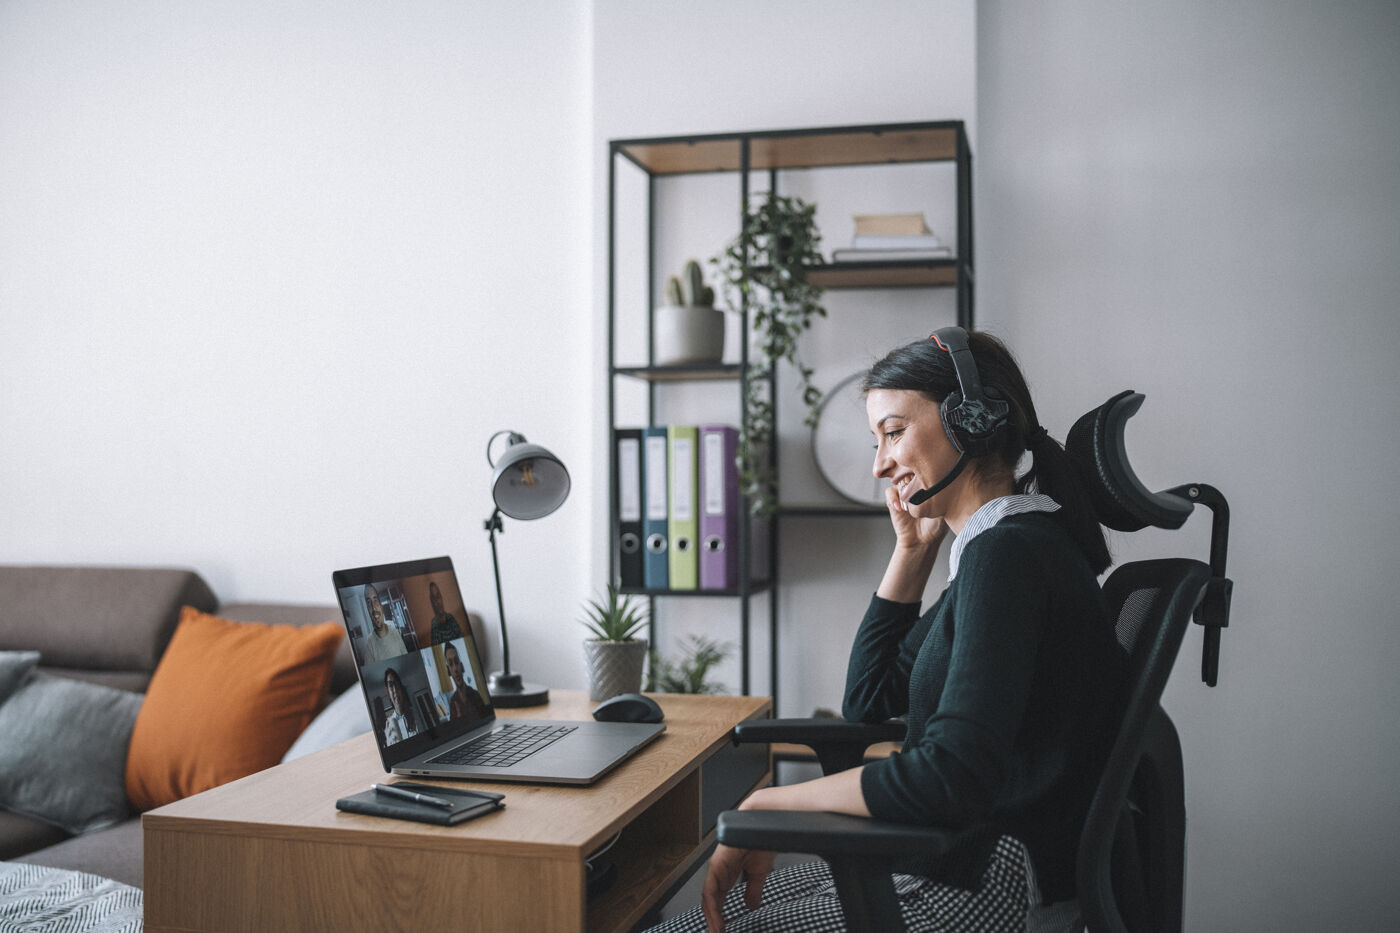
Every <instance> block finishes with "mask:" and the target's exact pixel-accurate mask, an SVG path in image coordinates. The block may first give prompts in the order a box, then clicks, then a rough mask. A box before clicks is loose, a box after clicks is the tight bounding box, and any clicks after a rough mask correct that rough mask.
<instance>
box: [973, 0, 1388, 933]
mask: <svg viewBox="0 0 1400 933" xmlns="http://www.w3.org/2000/svg"><path fill="white" fill-rule="evenodd" d="M1397 48H1400V7H1397V6H1396V5H1395V4H1394V3H1390V2H1357V0H1352V2H1342V3H1332V4H1318V3H1297V2H1290V3H1276V2H1271V0H1267V2H1266V0H1256V2H1243V0H1237V2H1230V3H1224V4H1222V3H1217V2H1208V0H1196V2H1188V3H1184V4H1183V3H1174V4H1121V3H1113V2H1091V3H1085V2H1081V0H1075V2H1050V3H1043V2H988V3H983V4H981V5H980V6H979V19H978V56H979V61H978V118H979V126H980V131H981V139H980V148H979V149H978V152H977V155H978V160H979V161H978V166H979V175H978V180H977V196H978V197H977V208H978V212H979V213H978V216H979V227H978V254H979V255H978V258H979V272H980V281H981V289H982V290H981V294H980V295H979V306H978V314H979V319H980V320H981V321H982V322H985V323H987V324H988V325H989V326H992V327H994V328H996V329H997V330H999V331H1000V332H1001V333H1002V334H1003V336H1005V337H1007V338H1008V340H1009V341H1010V343H1011V344H1012V345H1013V346H1014V347H1017V348H1019V350H1020V353H1021V358H1022V362H1023V363H1024V364H1025V368H1026V369H1027V371H1028V374H1029V377H1030V378H1031V380H1032V383H1033V388H1034V390H1035V391H1036V392H1037V398H1038V400H1039V404H1040V405H1041V406H1042V407H1041V411H1042V416H1043V419H1044V420H1045V422H1046V423H1047V425H1048V426H1049V427H1050V429H1051V430H1052V432H1054V433H1056V434H1059V433H1060V432H1062V431H1064V430H1065V429H1066V428H1067V427H1068V426H1069V424H1070V423H1071V420H1072V418H1073V417H1074V416H1075V415H1076V414H1078V413H1079V412H1080V411H1082V410H1085V409H1087V408H1089V407H1090V406H1092V405H1093V404H1095V403H1097V402H1098V401H1101V400H1103V399H1106V398H1107V397H1108V396H1109V395H1111V394H1112V393H1114V392H1116V391H1118V390H1120V389H1122V388H1128V387H1132V388H1136V389H1138V390H1139V391H1142V392H1144V393H1145V394H1146V395H1147V401H1146V403H1145V404H1144V406H1143V409H1142V410H1141V412H1140V413H1139V414H1138V416H1137V417H1136V419H1135V420H1134V423H1133V425H1132V426H1131V427H1130V429H1129V444H1130V451H1129V452H1130V454H1131V456H1132V458H1133V460H1134V462H1135V463H1136V464H1137V465H1138V467H1139V470H1140V473H1141V474H1142V475H1143V477H1144V479H1145V481H1146V482H1147V483H1148V485H1150V486H1152V487H1153V488H1165V487H1168V486H1172V485H1176V484H1178V483H1182V482H1193V481H1201V482H1208V483H1211V484H1213V485H1215V486H1217V487H1218V488H1219V489H1221V490H1222V491H1223V492H1224V493H1225V495H1226V496H1227V498H1228V499H1229V501H1230V505H1231V509H1232V519H1233V520H1232V525H1231V537H1230V576H1231V577H1233V578H1234V580H1235V581H1236V589H1235V600H1234V612H1233V615H1232V619H1231V627H1230V628H1229V629H1228V630H1227V631H1226V632H1225V633H1224V638H1223V654H1222V659H1221V669H1220V685H1219V686H1218V687H1217V688H1216V689H1214V690H1210V689H1208V688H1206V687H1205V686H1203V685H1202V684H1201V683H1200V680H1199V677H1198V670H1199V668H1198V665H1199V657H1200V633H1199V631H1198V630H1193V631H1192V632H1190V633H1189V634H1188V637H1187V642H1186V646H1185V648H1184V649H1183V652H1182V658H1181V661H1180V663H1179V664H1178V667H1177V670H1176V673H1175V676H1174V678H1173V681H1172V683H1171V685H1170V686H1169V688H1168V692H1167V696H1166V700H1165V705H1166V707H1167V710H1168V711H1169V712H1170V713H1171V714H1172V716H1173V717H1174V718H1175V720H1176V722H1177V724H1178V726H1179V728H1180V731H1181V735H1182V744H1183V746H1184V753H1185V762H1186V776H1187V797H1188V800H1187V815H1188V829H1187V863H1188V870H1187V873H1188V880H1187V927H1188V929H1192V930H1233V931H1256V930H1257V931H1274V930H1379V929H1390V928H1393V927H1394V925H1395V919H1394V918H1395V916H1396V914H1397V913H1400V892H1397V888H1396V886H1395V884H1394V874H1395V866H1396V865H1397V864H1400V806H1397V805H1396V802H1395V783H1396V781H1395V774H1396V771H1397V768H1400V726H1397V724H1396V719H1395V711H1396V709H1397V706H1400V703H1397V701H1398V700H1400V691H1397V687H1396V684H1397V682H1398V681H1397V677H1396V674H1395V671H1396V670H1397V668H1400V627H1398V626H1397V625H1396V617H1397V613H1396V605H1397V604H1400V583H1398V582H1397V576H1396V574H1395V571H1394V563H1395V557H1396V547H1395V528H1396V525H1397V521H1398V520H1400V483H1397V471H1396V469H1395V466H1394V463H1395V459H1396V456H1397V453H1400V443H1397V438H1398V437H1400V434H1398V433H1397V431H1396V430H1395V427H1394V425H1393V424H1392V420H1393V417H1394V414H1395V412H1396V411H1400V380H1397V378H1396V376H1395V360H1396V359H1397V356H1400V330H1397V327H1396V309H1397V306H1400V272H1397V264H1396V249H1397V246H1398V245H1400V172H1398V171H1397V161H1396V156H1395V153H1396V152H1397V151H1400V116H1397V114H1398V113H1400V111H1397V109H1396V100H1397V98H1398V97H1400V56H1397V55H1396V49H1397ZM1208 527H1209V522H1208V521H1207V519H1206V517H1205V516H1197V517H1193V518H1192V519H1191V521H1190V523H1188V525H1187V528H1186V529H1184V530H1183V531H1181V532H1177V533H1175V534H1174V535H1165V534H1164V535H1160V536H1157V537H1153V538H1151V539H1149V540H1146V541H1135V540H1124V541H1122V542H1121V544H1120V545H1119V548H1118V551H1119V555H1120V557H1138V556H1144V555H1148V554H1162V553H1188V554H1194V555H1197V556H1200V557H1204V556H1205V555H1206V548H1207V544H1206V533H1207V531H1208Z"/></svg>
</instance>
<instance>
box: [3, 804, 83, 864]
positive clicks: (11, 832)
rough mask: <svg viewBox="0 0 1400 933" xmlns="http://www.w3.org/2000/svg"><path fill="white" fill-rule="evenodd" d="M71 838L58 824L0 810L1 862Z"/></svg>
mask: <svg viewBox="0 0 1400 933" xmlns="http://www.w3.org/2000/svg"><path fill="white" fill-rule="evenodd" d="M68 838H70V837H69V835H68V834H67V833H65V832H64V831H63V830H61V829H59V828H58V827H57V826H50V825H49V824H48V823H41V822H39V821H38V820H36V819H32V818H30V817H27V816H20V815H19V814H18V813H11V812H10V811H9V810H0V862H8V861H9V860H10V859H13V858H15V857H16V856H20V855H24V854H25V853H26V852H33V851H35V850H37V849H42V848H44V847H45V846H51V845H53V844H54V843H56V842H62V841H63V840H65V839H68Z"/></svg>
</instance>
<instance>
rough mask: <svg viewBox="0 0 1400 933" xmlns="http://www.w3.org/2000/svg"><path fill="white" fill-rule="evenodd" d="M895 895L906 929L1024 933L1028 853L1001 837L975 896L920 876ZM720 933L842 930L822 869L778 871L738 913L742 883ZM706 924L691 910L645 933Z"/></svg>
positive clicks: (695, 932) (831, 885)
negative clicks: (753, 906) (752, 905)
mask: <svg viewBox="0 0 1400 933" xmlns="http://www.w3.org/2000/svg"><path fill="white" fill-rule="evenodd" d="M894 886H895V894H896V895H897V896H898V898H899V906H900V912H901V913H902V914H903V916H904V924H905V928H906V929H908V930H911V931H914V930H918V931H927V933H1023V931H1024V930H1025V929H1026V911H1027V909H1028V908H1029V906H1030V904H1031V903H1032V898H1034V897H1035V875H1034V873H1033V871H1032V870H1031V862H1030V853H1028V852H1027V851H1026V847H1025V846H1024V845H1022V844H1021V843H1020V842H1019V841H1017V840H1016V839H1013V838H1012V837H1010V836H1002V837H1001V839H999V840H998V841H997V844H996V848H995V849H994V851H993V852H992V857H991V860H990V861H989V862H988V864H987V869H986V871H985V872H983V874H982V884H981V887H980V888H978V890H976V891H964V890H963V889H961V888H954V887H949V886H948V885H945V884H939V883H938V882H936V881H932V880H930V879H928V878H924V877H921V876H919V875H895V876H894ZM724 929H725V933H840V931H844V930H845V929H846V923H845V919H844V918H843V916H842V914H841V901H840V899H839V898H838V897H837V895H836V882H835V881H834V880H833V879H832V877H831V869H830V868H829V867H828V866H827V864H826V862H821V861H816V862H805V863H803V864H800V865H793V866H791V867H788V868H780V869H778V870H777V871H774V872H773V873H772V874H771V875H769V876H768V881H767V882H766V883H765V884H764V886H763V903H762V904H761V905H759V908H758V909H757V910H754V911H750V910H748V908H746V907H745V906H744V883H743V882H742V881H741V882H739V884H737V885H735V886H734V889H733V890H732V891H730V892H729V895H728V897H727V898H726V899H725V902H724ZM704 931H705V917H704V915H703V914H702V913H701V912H700V908H699V907H696V908H694V909H692V910H688V911H686V912H685V913H683V914H680V915H678V916H676V917H672V918H671V919H670V920H667V921H666V922H665V923H662V924H660V925H659V926H655V927H652V928H651V930H650V931H648V933H704Z"/></svg>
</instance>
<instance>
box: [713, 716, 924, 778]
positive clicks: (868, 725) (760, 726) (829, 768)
mask: <svg viewBox="0 0 1400 933" xmlns="http://www.w3.org/2000/svg"><path fill="white" fill-rule="evenodd" d="M904 732H905V725H904V723H903V722H900V721H898V720H893V719H892V720H889V721H887V722H847V721H846V720H844V719H830V718H820V719H757V720H753V721H752V722H743V723H740V724H739V725H737V726H735V727H734V741H735V742H736V743H742V742H769V743H772V742H789V743H793V744H797V745H806V746H808V747H809V748H811V749H812V751H814V752H816V754H817V761H819V762H820V763H821V766H822V773H823V774H835V773H836V772H838V771H845V770H847V769H848V768H854V767H857V766H859V765H860V764H861V763H862V762H863V761H864V759H865V750H866V749H867V748H869V747H870V746H871V745H874V744H876V743H877V742H898V741H900V740H901V739H903V738H904Z"/></svg>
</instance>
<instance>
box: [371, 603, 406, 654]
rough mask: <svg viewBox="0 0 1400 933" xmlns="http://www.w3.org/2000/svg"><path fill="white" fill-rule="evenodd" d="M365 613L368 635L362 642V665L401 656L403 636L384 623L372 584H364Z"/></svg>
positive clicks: (381, 607)
mask: <svg viewBox="0 0 1400 933" xmlns="http://www.w3.org/2000/svg"><path fill="white" fill-rule="evenodd" d="M365 612H366V614H368V615H369V635H368V636H366V638H365V641H364V652H365V662H364V663H366V664H371V663H373V662H375V661H387V660H389V659H390V658H397V657H398V656H399V655H401V654H403V653H404V643H403V636H402V635H400V634H399V632H398V630H397V629H395V628H394V627H393V626H391V625H389V623H387V622H385V621H384V605H383V603H381V602H380V601H379V591H378V590H376V589H375V588H374V584H372V583H367V584H365Z"/></svg>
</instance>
